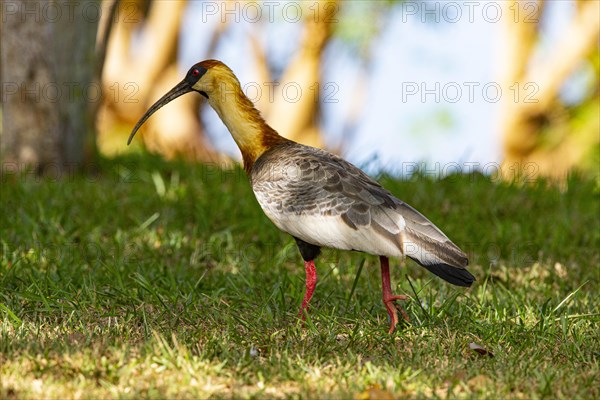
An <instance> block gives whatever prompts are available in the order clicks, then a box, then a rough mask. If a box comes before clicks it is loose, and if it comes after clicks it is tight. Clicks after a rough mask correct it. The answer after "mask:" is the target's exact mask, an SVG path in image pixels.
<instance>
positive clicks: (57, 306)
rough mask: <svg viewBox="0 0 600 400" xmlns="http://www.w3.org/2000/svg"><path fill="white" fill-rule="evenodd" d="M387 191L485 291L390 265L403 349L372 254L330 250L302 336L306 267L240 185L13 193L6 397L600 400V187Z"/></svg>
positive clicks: (127, 162) (119, 185)
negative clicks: (433, 227) (447, 245)
mask: <svg viewBox="0 0 600 400" xmlns="http://www.w3.org/2000/svg"><path fill="white" fill-rule="evenodd" d="M380 180H381V181H382V182H383V183H384V185H385V186H386V187H387V188H388V189H390V190H391V191H392V192H393V193H394V194H396V195H397V196H398V197H399V198H401V199H403V200H405V201H407V202H408V203H409V204H412V205H413V206H415V207H416V208H418V209H419V210H420V211H422V212H423V213H424V214H425V215H427V216H428V217H429V218H430V219H431V220H433V221H434V222H435V223H436V224H438V225H439V226H440V227H442V228H443V230H444V231H445V232H446V233H447V234H448V235H449V236H450V237H451V238H452V239H453V241H454V242H456V243H457V244H459V245H460V246H461V247H462V248H463V249H465V250H467V252H468V253H469V257H470V260H471V266H470V270H471V272H472V273H473V274H474V275H475V276H476V277H477V281H476V282H475V284H474V285H473V287H471V288H470V289H468V290H465V289H461V288H456V287H453V286H451V285H449V284H447V283H445V282H444V281H442V280H440V279H438V278H436V277H434V276H433V275H431V274H430V273H429V272H427V271H426V270H424V269H423V268H421V267H419V266H418V265H416V264H415V263H413V262H412V261H410V262H406V263H404V262H401V260H393V261H392V285H393V286H392V287H393V288H394V290H395V292H396V293H398V294H400V293H405V294H408V295H409V296H410V300H409V301H407V302H406V303H405V304H404V306H405V309H406V310H407V312H408V314H409V316H410V318H411V322H410V324H404V325H402V326H399V327H398V329H397V330H396V332H395V333H394V334H392V335H389V334H388V333H387V330H388V321H387V313H386V311H385V308H384V306H383V304H382V302H381V282H380V272H379V267H378V260H377V258H376V257H374V256H370V255H365V254H361V253H351V252H338V251H333V250H327V251H324V253H323V254H322V256H321V257H320V258H319V259H318V260H317V271H318V273H319V282H318V286H317V289H316V292H315V297H314V298H313V303H312V308H311V311H310V318H309V320H308V321H307V323H306V324H302V323H300V322H299V321H298V320H297V318H296V313H297V311H298V307H299V305H300V302H301V300H302V295H303V291H304V270H303V266H302V262H301V258H300V256H299V254H298V252H297V250H296V247H295V244H294V242H293V239H291V237H289V236H287V235H285V234H283V233H281V232H279V231H278V230H277V229H276V228H275V227H274V226H273V225H272V224H271V222H270V221H269V220H268V219H267V218H266V217H265V216H264V215H263V213H262V211H261V210H260V208H259V206H258V203H257V202H256V200H255V199H254V196H253V195H252V192H251V190H250V187H249V184H248V182H247V180H246V177H245V175H244V172H243V171H242V170H241V169H239V168H236V169H229V170H221V169H219V168H217V167H215V166H205V165H187V164H184V163H180V162H164V161H160V160H157V159H154V158H152V157H147V156H143V157H127V158H121V159H117V160H113V161H106V160H104V161H101V162H100V165H98V167H97V168H95V169H94V171H93V172H92V173H90V174H88V175H77V174H70V173H69V174H65V175H64V176H63V177H62V179H61V180H57V179H53V177H50V178H46V179H41V178H36V177H35V176H34V175H30V174H27V175H18V174H10V173H7V174H5V175H4V176H3V177H2V185H1V189H0V194H1V198H0V204H1V206H2V213H1V214H0V224H1V229H2V231H1V248H0V251H1V257H0V321H1V322H0V379H1V381H0V398H3V399H13V398H29V399H38V398H54V399H59V398H131V399H134V398H139V397H147V398H206V397H213V398H232V397H234V398H282V397H292V398H317V397H318V398H358V399H374V398H392V397H396V398H424V397H434V398H435V397H439V398H446V397H451V398H473V397H482V398H485V397H487V398H527V399H529V398H568V399H571V398H574V399H578V398H581V399H586V398H598V397H600V385H599V384H598V382H599V377H600V334H599V331H600V255H599V249H600V220H599V218H600V195H599V190H598V185H597V182H596V181H594V180H586V179H583V178H572V179H570V180H569V182H568V183H567V185H566V189H565V188H563V190H560V189H558V188H556V187H551V186H549V185H547V184H545V183H543V182H536V183H530V184H528V185H525V186H519V185H509V184H506V183H502V182H499V181H497V180H495V179H493V178H490V177H485V176H482V175H479V174H472V175H463V176H458V175H453V176H449V177H447V178H445V179H441V180H434V179H431V178H429V177H426V176H424V175H422V174H421V175H416V176H415V177H413V178H412V179H410V180H396V179H393V178H390V177H381V179H380ZM472 343H474V344H477V345H479V346H481V347H482V348H483V349H484V350H481V352H482V353H484V354H480V353H479V352H476V351H474V350H473V349H471V348H470V345H471V344H472ZM492 355H493V356H492Z"/></svg>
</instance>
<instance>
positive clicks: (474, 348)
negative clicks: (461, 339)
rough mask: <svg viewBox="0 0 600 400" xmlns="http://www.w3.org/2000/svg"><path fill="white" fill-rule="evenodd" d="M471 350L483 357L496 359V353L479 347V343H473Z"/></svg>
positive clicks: (470, 344) (470, 346)
mask: <svg viewBox="0 0 600 400" xmlns="http://www.w3.org/2000/svg"><path fill="white" fill-rule="evenodd" d="M469 348H470V349H471V350H473V351H476V352H478V353H479V354H481V355H482V356H485V355H488V356H490V357H494V353H492V352H491V351H489V350H488V349H486V348H484V347H482V346H480V345H478V344H477V343H473V342H471V343H469Z"/></svg>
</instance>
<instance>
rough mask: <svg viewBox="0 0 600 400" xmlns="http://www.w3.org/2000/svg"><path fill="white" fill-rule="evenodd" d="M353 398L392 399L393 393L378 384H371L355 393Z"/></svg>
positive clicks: (369, 399)
mask: <svg viewBox="0 0 600 400" xmlns="http://www.w3.org/2000/svg"><path fill="white" fill-rule="evenodd" d="M354 400H394V395H392V394H391V393H390V392H388V391H387V390H384V389H382V388H381V386H380V385H373V386H369V387H368V388H367V389H366V390H365V391H364V392H360V393H358V394H356V395H355V396H354Z"/></svg>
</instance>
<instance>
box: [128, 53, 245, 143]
mask: <svg viewBox="0 0 600 400" xmlns="http://www.w3.org/2000/svg"><path fill="white" fill-rule="evenodd" d="M239 88H240V83H239V81H238V79H237V78H236V77H235V75H234V74H233V72H232V71H231V70H230V69H229V67H227V66H226V65H225V64H223V63H222V62H221V61H217V60H205V61H202V62H199V63H197V64H195V65H193V66H192V68H190V69H189V71H188V72H187V74H186V75H185V78H184V79H183V80H182V81H181V82H179V83H178V84H177V85H175V87H174V88H173V89H171V90H170V91H169V92H167V93H166V94H165V95H164V96H163V97H161V98H160V99H159V100H158V101H157V102H156V103H154V104H153V105H152V106H151V107H150V108H149V109H148V111H146V113H145V114H144V115H143V116H142V118H140V120H139V121H138V123H137V124H135V127H134V128H133V131H131V135H129V139H128V140H127V144H128V145H129V144H130V143H131V140H132V139H133V137H134V136H135V134H136V132H137V131H138V129H139V128H140V127H141V126H142V125H143V124H144V122H146V120H147V119H148V118H150V116H151V115H152V114H154V113H155V112H156V111H157V110H158V109H159V108H161V107H162V106H164V105H166V104H168V103H170V102H171V101H173V100H175V99H176V98H178V97H179V96H183V95H184V94H186V93H189V92H198V93H200V94H201V95H202V96H204V97H206V98H207V99H208V101H209V102H210V103H211V104H212V105H213V106H214V103H215V102H217V101H224V100H225V99H224V97H225V96H226V95H227V94H228V93H235V91H236V90H239Z"/></svg>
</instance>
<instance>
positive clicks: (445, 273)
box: [423, 264, 475, 287]
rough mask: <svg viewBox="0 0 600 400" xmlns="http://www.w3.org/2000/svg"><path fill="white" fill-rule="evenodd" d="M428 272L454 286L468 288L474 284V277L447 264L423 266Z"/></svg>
mask: <svg viewBox="0 0 600 400" xmlns="http://www.w3.org/2000/svg"><path fill="white" fill-rule="evenodd" d="M423 266H424V267H425V268H427V269H428V270H429V271H430V272H432V273H434V274H435V275H437V276H439V277H440V278H442V279H443V280H445V281H447V282H450V283H451V284H453V285H456V286H462V287H469V286H471V285H472V284H473V282H475V277H474V276H473V275H472V274H471V273H470V272H469V271H467V270H466V269H463V268H456V267H453V266H451V265H448V264H433V265H423Z"/></svg>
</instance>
